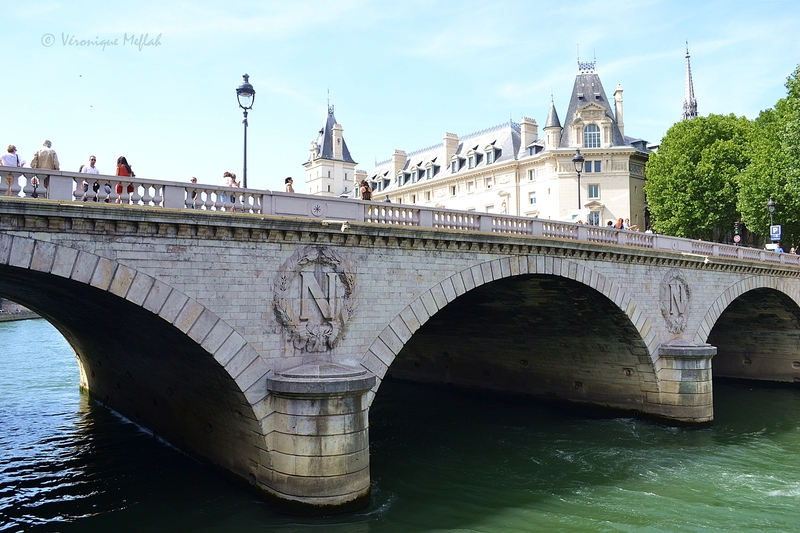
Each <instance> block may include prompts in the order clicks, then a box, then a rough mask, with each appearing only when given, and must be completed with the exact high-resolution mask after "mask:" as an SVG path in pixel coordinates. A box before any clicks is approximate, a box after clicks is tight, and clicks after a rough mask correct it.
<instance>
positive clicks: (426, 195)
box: [425, 191, 431, 202]
mask: <svg viewBox="0 0 800 533" xmlns="http://www.w3.org/2000/svg"><path fill="white" fill-rule="evenodd" d="M425 201H426V202H430V201H431V192H430V191H426V192H425Z"/></svg>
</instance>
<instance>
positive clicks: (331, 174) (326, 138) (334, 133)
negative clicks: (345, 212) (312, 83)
mask: <svg viewBox="0 0 800 533" xmlns="http://www.w3.org/2000/svg"><path fill="white" fill-rule="evenodd" d="M310 152H311V153H310V155H309V156H308V160H307V161H306V162H305V163H304V164H303V166H304V167H305V169H306V192H308V194H318V195H321V196H348V195H352V193H353V190H354V189H353V183H354V180H355V179H356V178H358V180H359V181H360V180H362V179H364V178H365V177H366V173H365V172H364V171H360V172H359V173H358V176H357V175H356V174H357V172H356V164H357V163H356V162H355V161H354V160H353V157H352V156H351V155H350V150H349V149H348V148H347V143H346V142H345V141H344V130H343V128H342V126H341V125H340V124H339V123H338V122H336V117H335V116H334V115H333V106H332V105H328V115H327V116H326V117H325V123H324V124H323V125H322V128H321V129H320V130H319V133H318V135H317V138H316V139H314V140H313V141H312V142H311V150H310ZM355 190H358V187H356V188H355Z"/></svg>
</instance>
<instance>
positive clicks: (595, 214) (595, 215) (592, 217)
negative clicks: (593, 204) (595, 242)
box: [589, 211, 600, 226]
mask: <svg viewBox="0 0 800 533" xmlns="http://www.w3.org/2000/svg"><path fill="white" fill-rule="evenodd" d="M589 224H591V225H592V226H599V225H600V211H592V212H590V213H589Z"/></svg>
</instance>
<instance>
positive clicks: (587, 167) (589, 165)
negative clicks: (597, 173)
mask: <svg viewBox="0 0 800 533" xmlns="http://www.w3.org/2000/svg"><path fill="white" fill-rule="evenodd" d="M583 171H584V172H591V171H592V162H591V161H586V162H585V163H584V164H583Z"/></svg>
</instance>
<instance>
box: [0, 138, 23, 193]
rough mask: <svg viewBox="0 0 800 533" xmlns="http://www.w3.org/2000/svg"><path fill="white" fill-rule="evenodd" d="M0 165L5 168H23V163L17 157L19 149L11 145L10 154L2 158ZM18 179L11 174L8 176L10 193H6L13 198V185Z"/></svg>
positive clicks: (7, 182)
mask: <svg viewBox="0 0 800 533" xmlns="http://www.w3.org/2000/svg"><path fill="white" fill-rule="evenodd" d="M0 165H3V166H4V167H21V166H22V163H20V159H19V156H18V155H17V147H16V146H14V145H13V144H9V145H8V153H6V154H4V155H3V156H2V157H0ZM16 179H17V177H16V176H14V174H12V173H11V172H9V173H8V174H6V185H8V191H7V192H6V194H7V195H8V196H11V195H12V194H14V193H13V192H12V191H11V187H12V185H14V182H15V180H16Z"/></svg>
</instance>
